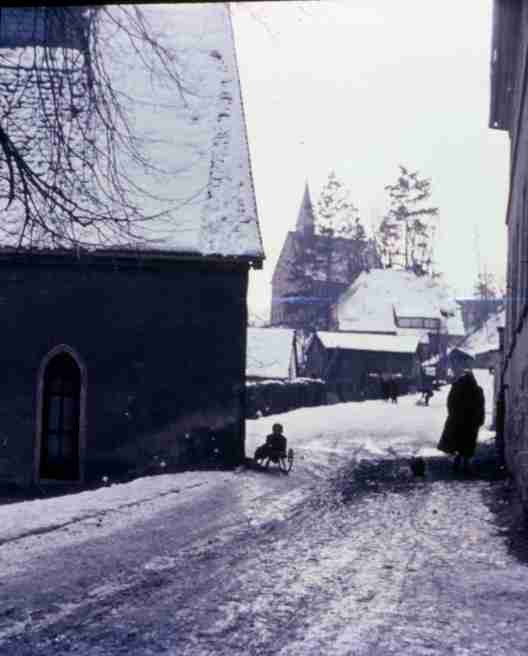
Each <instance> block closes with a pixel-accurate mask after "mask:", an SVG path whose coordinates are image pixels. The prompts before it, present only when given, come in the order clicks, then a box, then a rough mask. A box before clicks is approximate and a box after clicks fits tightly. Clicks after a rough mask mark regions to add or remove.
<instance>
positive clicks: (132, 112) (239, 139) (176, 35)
mask: <svg viewBox="0 0 528 656" xmlns="http://www.w3.org/2000/svg"><path fill="white" fill-rule="evenodd" d="M141 9H142V11H143V13H144V14H145V16H146V18H147V21H148V23H149V24H150V26H151V30H152V33H153V34H154V37H155V38H156V39H158V40H159V41H160V43H161V44H162V45H164V46H165V47H168V48H170V49H171V50H172V52H173V60H174V65H175V70H177V72H178V75H179V78H180V82H181V90H179V89H178V88H177V86H176V84H175V83H174V81H173V80H172V79H170V78H169V76H168V75H167V74H166V73H164V72H161V73H160V75H159V76H157V77H156V76H152V75H151V72H150V71H149V70H148V68H147V67H146V66H145V64H144V63H143V62H142V60H141V56H140V54H139V53H136V52H134V50H133V48H131V47H130V45H129V43H128V41H127V40H126V38H125V37H124V35H123V34H122V32H120V31H119V30H116V29H115V25H112V23H111V21H109V20H105V21H104V22H103V24H102V27H101V29H102V30H106V31H107V33H108V34H107V35H106V36H107V38H108V39H109V41H110V46H109V47H108V48H107V49H106V50H104V51H103V52H102V56H103V57H104V58H106V61H105V65H106V67H107V70H108V71H109V74H110V77H111V79H112V82H113V84H114V85H115V88H116V89H117V93H118V95H121V97H123V98H124V97H125V96H128V97H130V98H131V99H132V100H131V101H128V103H127V105H128V106H127V109H128V111H129V121H130V123H131V125H132V128H133V131H134V137H136V138H137V140H138V142H140V143H141V145H142V148H143V151H144V152H145V154H146V156H147V157H148V158H149V159H150V161H152V163H153V164H154V165H155V167H156V169H157V171H156V172H155V173H153V174H152V172H150V173H147V172H146V171H145V170H144V169H143V168H142V167H141V166H140V165H138V164H135V163H133V162H131V161H129V160H127V159H125V155H123V159H122V162H123V164H124V169H125V170H126V174H127V176H128V177H129V178H130V179H131V181H132V183H133V184H134V185H137V186H139V187H141V188H144V189H146V190H147V191H148V194H149V196H148V197H146V196H144V195H137V196H134V198H133V201H134V203H135V204H136V205H139V206H140V209H141V211H142V213H144V214H145V215H146V216H156V217H157V218H155V219H152V220H148V221H145V222H142V223H141V224H136V225H135V226H134V238H133V237H131V236H128V235H126V234H119V235H116V236H115V237H112V240H111V243H108V242H105V244H104V248H110V249H123V250H129V249H138V250H142V251H164V252H165V251H167V252H174V253H189V254H197V255H205V256H215V255H217V256H226V257H246V258H248V259H252V258H255V259H262V258H263V256H264V253H263V247H262V240H261V236H260V231H259V225H258V218H257V208H256V201H255V193H254V188H253V181H252V175H251V167H250V156H249V146H248V142H247V134H246V124H245V118H244V111H243V105H242V97H241V90H240V80H239V74H238V67H237V61H236V53H235V44H234V36H233V30H232V25H231V18H230V14H229V8H228V5H227V3H210V4H208V3H189V4H179V3H171V4H167V5H142V6H141ZM107 11H108V12H110V13H111V12H112V11H113V7H112V5H109V6H108V7H107ZM116 53H117V54H116ZM118 55H120V56H118ZM76 238H77V239H78V240H79V241H81V242H84V243H86V242H88V243H90V244H93V246H94V248H97V247H99V246H100V245H101V244H100V241H98V239H97V237H96V236H95V235H94V234H93V232H90V229H86V230H84V231H81V230H79V231H78V232H76ZM4 245H6V246H9V245H10V244H4ZM34 247H35V248H36V247H37V246H36V245H34Z"/></svg>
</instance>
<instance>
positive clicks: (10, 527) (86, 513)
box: [0, 472, 225, 545]
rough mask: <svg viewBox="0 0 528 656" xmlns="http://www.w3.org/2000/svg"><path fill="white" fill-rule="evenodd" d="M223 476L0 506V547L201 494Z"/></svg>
mask: <svg viewBox="0 0 528 656" xmlns="http://www.w3.org/2000/svg"><path fill="white" fill-rule="evenodd" d="M221 476H223V477H224V478H225V473H224V474H221V473H219V472H185V473H181V474H177V475H176V474H164V475H159V476H145V477H143V478H138V479H136V480H134V481H131V482H129V483H122V484H115V485H109V486H108V487H101V488H99V489H97V490H87V491H85V492H79V493H77V494H67V495H64V496H60V497H53V498H49V499H35V500H32V501H25V502H22V503H13V504H8V505H4V506H0V526H1V527H2V528H1V530H0V545H1V544H2V543H5V542H8V541H11V540H14V539H18V538H21V537H24V536H27V535H34V534H38V533H42V532H46V531H49V530H53V529H56V528H59V527H62V526H67V525H68V524H72V523H74V522H80V521H82V520H85V519H89V518H91V517H96V516H98V515H101V514H104V513H106V512H110V511H116V510H119V509H123V508H126V507H130V506H132V505H136V504H140V503H145V502H146V501H149V500H152V499H157V498H159V497H160V496H166V495H170V494H181V498H182V499H184V498H186V497H187V498H189V496H193V495H196V494H197V493H198V488H201V490H200V492H201V493H203V492H204V491H205V490H206V489H209V488H210V487H212V484H213V483H214V482H215V480H216V479H219V478H220V477H221Z"/></svg>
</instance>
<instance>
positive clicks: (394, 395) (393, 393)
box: [389, 378, 400, 403]
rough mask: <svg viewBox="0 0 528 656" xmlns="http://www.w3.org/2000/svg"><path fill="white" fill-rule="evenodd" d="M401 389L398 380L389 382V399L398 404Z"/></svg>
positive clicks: (392, 379) (394, 379) (393, 379)
mask: <svg viewBox="0 0 528 656" xmlns="http://www.w3.org/2000/svg"><path fill="white" fill-rule="evenodd" d="M399 387H400V386H399V385H398V379H397V378H391V379H390V380H389V397H390V400H391V401H392V402H393V403H398V396H399V394H400V389H399Z"/></svg>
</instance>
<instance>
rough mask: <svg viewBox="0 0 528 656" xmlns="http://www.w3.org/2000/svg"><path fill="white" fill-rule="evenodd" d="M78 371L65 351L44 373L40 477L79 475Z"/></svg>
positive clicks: (52, 477) (62, 478) (67, 478)
mask: <svg viewBox="0 0 528 656" xmlns="http://www.w3.org/2000/svg"><path fill="white" fill-rule="evenodd" d="M80 395H81V372H80V370H79V367H78V366H77V363H76V362H75V360H74V359H73V358H72V357H71V356H70V355H68V354H67V353H60V354H59V355H56V356H55V357H54V358H53V359H52V360H51V361H50V362H49V364H48V366H47V367H46V371H45V374H44V398H43V408H42V411H43V416H42V442H41V449H42V450H41V458H40V476H41V478H51V479H58V480H70V481H71V480H77V479H78V478H79V415H80Z"/></svg>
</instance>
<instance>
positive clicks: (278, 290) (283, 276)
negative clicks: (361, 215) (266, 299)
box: [271, 184, 380, 330]
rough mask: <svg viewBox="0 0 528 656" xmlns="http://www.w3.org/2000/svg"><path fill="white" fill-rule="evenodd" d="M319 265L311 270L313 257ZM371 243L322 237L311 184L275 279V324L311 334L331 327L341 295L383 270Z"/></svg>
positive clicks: (277, 267) (281, 254) (273, 305)
mask: <svg viewBox="0 0 528 656" xmlns="http://www.w3.org/2000/svg"><path fill="white" fill-rule="evenodd" d="M310 253H311V254H312V255H314V254H315V255H314V261H313V262H311V263H310V264H309V265H308V264H307V265H306V269H304V267H305V265H304V264H303V263H304V262H306V259H307V254H310ZM379 264H380V262H379V257H378V256H377V254H376V250H375V248H374V246H373V244H372V243H371V242H367V243H366V244H361V243H359V242H358V241H355V240H353V239H346V238H343V237H329V236H324V235H320V234H317V232H316V219H315V215H314V210H313V205H312V200H311V197H310V190H309V188H308V184H306V187H305V190H304V195H303V199H302V202H301V207H300V209H299V214H298V216H297V223H296V226H295V230H292V231H290V232H288V234H287V236H286V240H285V242H284V244H283V247H282V250H281V253H280V256H279V259H278V260H277V264H276V266H275V270H274V272H273V278H272V300H271V324H272V326H285V327H290V328H299V329H305V330H311V329H313V327H314V326H316V325H319V327H321V326H323V327H328V324H329V322H330V309H331V306H332V304H333V303H335V301H336V299H337V298H338V296H339V295H340V294H341V293H342V292H343V291H345V290H346V289H347V288H348V286H349V285H350V284H351V283H352V282H353V281H354V280H355V279H356V278H357V276H358V275H359V274H360V273H361V272H362V271H364V270H366V269H368V268H370V267H374V266H379Z"/></svg>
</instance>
